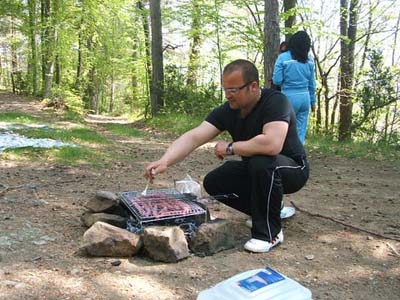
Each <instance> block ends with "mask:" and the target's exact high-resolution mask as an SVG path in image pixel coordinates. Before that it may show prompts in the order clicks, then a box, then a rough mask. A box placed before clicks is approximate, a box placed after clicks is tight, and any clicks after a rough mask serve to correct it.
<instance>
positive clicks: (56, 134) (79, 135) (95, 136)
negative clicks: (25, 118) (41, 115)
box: [14, 128, 110, 144]
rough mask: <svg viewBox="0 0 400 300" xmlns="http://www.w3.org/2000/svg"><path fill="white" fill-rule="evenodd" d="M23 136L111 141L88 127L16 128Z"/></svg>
mask: <svg viewBox="0 0 400 300" xmlns="http://www.w3.org/2000/svg"><path fill="white" fill-rule="evenodd" d="M14 131H15V132H16V133H19V134H21V135H23V136H26V137H30V138H49V139H55V140H60V141H63V142H69V143H79V142H87V143H96V144H109V143H110V141H109V140H108V139H107V138H105V137H104V136H102V135H101V134H99V133H97V132H96V131H94V130H91V129H87V128H71V129H47V130H43V129H34V128H24V129H18V130H14Z"/></svg>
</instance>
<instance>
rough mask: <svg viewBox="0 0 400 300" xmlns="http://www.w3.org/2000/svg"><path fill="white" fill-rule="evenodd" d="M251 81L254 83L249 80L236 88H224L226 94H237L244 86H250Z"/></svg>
mask: <svg viewBox="0 0 400 300" xmlns="http://www.w3.org/2000/svg"><path fill="white" fill-rule="evenodd" d="M250 83H252V81H249V82H247V83H245V84H243V85H242V86H239V87H236V88H227V89H225V88H224V92H225V94H226V93H230V94H232V95H235V94H237V93H238V92H239V91H240V90H241V89H243V88H245V87H246V86H248V85H249V84H250Z"/></svg>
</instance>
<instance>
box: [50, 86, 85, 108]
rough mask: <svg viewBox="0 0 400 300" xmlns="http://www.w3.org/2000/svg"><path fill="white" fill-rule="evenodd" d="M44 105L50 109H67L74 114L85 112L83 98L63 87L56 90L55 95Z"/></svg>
mask: <svg viewBox="0 0 400 300" xmlns="http://www.w3.org/2000/svg"><path fill="white" fill-rule="evenodd" d="M43 104H44V105H46V106H50V107H55V108H61V109H67V110H69V111H71V112H74V113H83V112H84V102H83V100H82V98H81V97H80V96H79V95H77V94H75V93H74V92H73V91H71V90H69V89H65V88H62V87H59V88H55V89H54V90H53V95H52V96H51V97H50V98H48V99H44V100H43Z"/></svg>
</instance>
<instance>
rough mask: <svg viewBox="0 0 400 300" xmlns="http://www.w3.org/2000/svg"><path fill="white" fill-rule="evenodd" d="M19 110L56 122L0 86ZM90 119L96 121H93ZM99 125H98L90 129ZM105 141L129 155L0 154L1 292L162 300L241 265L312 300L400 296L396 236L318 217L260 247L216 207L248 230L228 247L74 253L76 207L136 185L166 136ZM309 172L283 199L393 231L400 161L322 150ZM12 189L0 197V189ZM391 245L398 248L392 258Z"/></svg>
mask: <svg viewBox="0 0 400 300" xmlns="http://www.w3.org/2000/svg"><path fill="white" fill-rule="evenodd" d="M4 111H25V112H28V113H31V114H38V115H43V114H45V115H46V117H47V118H49V119H53V120H55V118H56V116H55V115H54V113H51V112H43V111H41V110H40V107H39V106H38V104H37V103H36V102H35V101H33V100H30V99H27V98H24V97H16V96H12V95H10V94H7V93H4V92H2V93H0V112H4ZM91 126H94V127H96V125H95V124H92V125H91ZM99 130H100V129H99ZM102 133H104V134H107V135H108V136H109V138H112V139H113V140H114V141H115V143H113V144H112V145H111V146H107V147H110V148H112V149H113V151H115V152H116V153H124V154H126V155H129V156H131V157H132V158H134V159H132V161H129V162H128V161H114V162H113V164H112V166H110V167H109V168H107V169H106V168H100V169H94V168H91V167H89V166H86V165H80V166H67V165H56V164H52V163H51V162H46V160H45V159H44V160H43V161H42V162H41V163H32V162H29V161H26V162H17V161H14V160H12V159H8V160H6V159H4V157H2V155H1V154H0V299H2V300H3V299H4V300H14V299H15V300H17V299H49V300H53V299H54V300H56V299H57V300H60V299H71V300H75V299H76V300H89V299H97V300H103V299H104V300H105V299H108V300H114V299H115V300H117V299H118V300H127V299H134V300H156V299H160V300H164V299H181V300H191V299H193V300H194V299H196V296H197V294H198V292H199V291H201V290H203V289H205V288H208V287H209V286H211V285H213V284H216V283H218V282H220V281H222V280H224V279H226V278H229V277H231V276H233V275H235V274H238V273H240V272H244V271H247V270H251V269H259V268H263V267H265V266H270V267H272V268H274V269H276V270H277V271H279V272H281V273H283V274H285V275H286V276H288V277H290V278H292V279H295V280H297V281H299V282H300V283H301V284H303V285H304V286H306V287H307V288H309V289H310V290H311V291H312V293H313V299H314V300H315V299H340V300H341V299H343V300H345V299H346V300H347V299H354V300H356V299H357V300H358V299H363V300H376V299H381V300H384V299H387V300H389V299H390V300H394V299H398V298H399V295H400V256H399V255H398V253H399V252H400V242H399V241H396V240H393V239H385V238H382V237H379V236H376V235H373V234H368V233H365V232H362V231H360V230H355V229H352V228H350V227H347V226H344V225H341V224H339V223H337V222H333V221H332V220H330V219H328V218H323V217H316V216H311V215H309V214H307V213H306V212H299V211H298V212H297V214H296V215H295V216H294V217H293V218H291V219H289V220H286V221H284V233H285V242H284V243H283V244H282V245H280V246H279V247H277V248H274V249H273V251H271V252H270V253H265V254H251V253H248V252H246V251H244V250H243V243H244V242H245V241H246V239H248V238H249V232H248V229H247V228H246V227H245V225H244V221H245V220H246V216H245V215H242V214H240V213H237V212H234V211H232V210H230V209H228V208H227V207H225V206H222V205H214V206H213V207H212V213H213V215H214V216H217V217H223V218H227V219H230V220H231V222H233V223H240V224H242V225H241V226H242V227H241V228H242V229H243V232H245V233H247V236H246V237H245V238H244V239H243V240H240V241H237V245H236V247H235V248H234V249H231V250H227V251H223V252H220V253H218V254H216V255H213V256H208V257H197V256H191V257H189V258H187V259H185V260H183V261H181V262H179V263H176V264H165V263H159V262H154V261H152V260H150V259H148V258H146V257H143V256H137V257H132V258H125V259H120V260H121V264H120V265H119V266H113V265H112V264H111V263H112V262H113V261H115V260H116V258H86V257H80V256H78V255H77V254H76V251H77V249H78V247H79V245H80V242H81V238H82V235H83V233H84V232H85V228H84V227H83V226H82V225H81V221H80V215H81V214H82V212H83V211H84V206H83V205H84V204H85V203H86V201H87V200H88V199H90V198H91V197H93V195H94V193H95V192H96V190H101V189H103V190H109V191H114V192H119V191H127V190H143V188H144V186H145V185H146V182H145V179H144V178H143V176H142V175H143V168H144V165H145V164H146V163H147V162H149V161H151V160H153V159H156V158H158V157H159V156H160V155H161V154H162V153H163V151H164V150H165V149H166V147H167V146H168V144H169V142H170V139H169V138H162V136H158V137H157V138H151V139H134V138H126V137H124V138H121V137H116V136H112V135H111V134H110V133H107V132H105V131H104V130H102ZM309 156H310V162H311V167H312V174H311V178H310V180H309V182H308V184H307V186H306V187H305V188H304V189H303V190H301V191H300V192H298V193H296V194H294V195H291V196H290V197H285V203H286V205H289V202H290V201H293V202H294V203H295V204H296V205H298V206H299V207H300V208H302V209H304V210H306V211H308V212H312V213H314V214H320V215H324V216H328V217H330V218H334V219H335V220H338V221H341V222H343V223H344V224H352V225H354V226H357V227H359V228H362V229H365V230H369V231H372V232H375V233H379V234H382V235H386V236H390V237H397V239H400V218H399V215H400V204H399V199H400V184H399V183H400V164H399V163H398V162H396V163H393V162H388V161H366V160H361V159H351V160H350V159H345V158H341V157H326V156H325V155H323V154H321V153H317V152H311V153H310V155H309ZM220 163H221V162H220V161H219V160H217V159H216V158H215V157H214V156H213V154H212V151H211V150H210V147H208V146H205V147H203V148H202V149H199V150H197V151H196V152H195V153H193V154H192V155H191V156H190V157H188V158H187V159H186V160H185V161H184V162H182V163H180V164H179V165H177V166H175V167H173V168H171V169H170V170H169V171H168V173H167V174H165V175H163V176H160V177H159V178H157V180H156V181H155V183H154V185H153V187H152V188H161V187H172V186H173V182H174V180H179V179H183V178H184V177H185V175H186V174H190V175H191V176H192V177H193V178H195V179H197V180H199V181H201V180H202V178H203V176H204V175H205V174H206V173H207V172H208V171H209V170H210V169H212V168H213V167H215V166H217V165H218V164H220ZM5 186H8V187H15V188H14V189H10V190H8V191H6V192H5V193H3V194H1V190H3V191H4V187H5ZM396 251H397V254H396Z"/></svg>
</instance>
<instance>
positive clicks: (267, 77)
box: [264, 0, 280, 87]
mask: <svg viewBox="0 0 400 300" xmlns="http://www.w3.org/2000/svg"><path fill="white" fill-rule="evenodd" d="M264 4H265V15H264V39H265V40H264V85H265V86H266V87H271V81H272V73H273V70H274V64H275V60H276V58H277V57H278V54H279V44H280V38H279V3H278V0H264Z"/></svg>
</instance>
